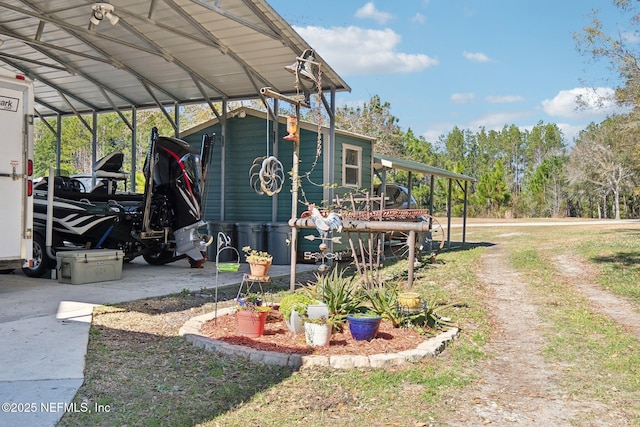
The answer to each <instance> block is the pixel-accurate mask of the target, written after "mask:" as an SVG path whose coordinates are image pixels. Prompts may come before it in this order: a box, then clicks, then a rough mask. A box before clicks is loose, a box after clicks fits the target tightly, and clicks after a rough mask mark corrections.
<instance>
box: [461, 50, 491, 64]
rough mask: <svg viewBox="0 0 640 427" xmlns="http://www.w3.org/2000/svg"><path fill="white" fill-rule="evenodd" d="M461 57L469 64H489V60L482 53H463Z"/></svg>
mask: <svg viewBox="0 0 640 427" xmlns="http://www.w3.org/2000/svg"><path fill="white" fill-rule="evenodd" d="M462 55H464V57H465V58H467V59H468V60H469V61H471V62H491V59H490V58H489V57H488V56H487V55H485V54H484V53H482V52H463V53H462Z"/></svg>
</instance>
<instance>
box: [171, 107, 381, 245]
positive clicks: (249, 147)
mask: <svg viewBox="0 0 640 427" xmlns="http://www.w3.org/2000/svg"><path fill="white" fill-rule="evenodd" d="M325 132H326V129H325ZM204 133H208V134H212V133H214V134H216V137H215V145H214V148H213V150H212V154H211V159H210V162H209V165H208V168H207V177H206V183H205V190H204V194H203V209H204V214H205V215H204V219H205V221H221V220H222V214H221V206H222V191H224V197H225V212H224V222H229V223H237V222H251V223H254V222H255V223H262V224H267V223H280V224H282V223H287V222H288V221H289V219H290V218H291V201H292V197H291V187H292V186H291V171H292V169H293V150H294V143H293V142H291V141H287V140H284V139H283V138H284V136H285V135H287V133H288V132H287V131H286V125H285V124H284V123H282V122H281V123H280V125H279V126H278V140H277V141H270V146H269V153H268V154H269V155H272V154H273V153H274V144H276V143H277V144H278V156H277V157H278V160H279V161H280V162H281V163H282V166H283V171H284V183H283V186H282V190H281V191H280V192H279V193H278V194H277V195H275V196H272V197H270V196H267V195H265V194H257V193H256V192H255V190H254V189H253V188H252V187H251V185H250V181H249V170H250V169H251V166H252V164H253V163H254V160H255V159H256V158H262V157H265V156H266V155H267V134H266V123H265V117H264V114H263V113H262V114H261V116H260V115H255V114H251V113H248V114H246V116H245V117H244V118H239V117H230V118H229V119H228V121H227V137H226V141H225V145H226V147H225V151H226V158H225V159H224V162H225V163H224V165H225V175H226V182H225V187H224V189H222V188H221V181H222V175H221V171H222V166H223V159H222V158H221V156H222V151H223V150H222V141H221V134H222V132H221V126H220V124H219V123H218V122H217V121H212V122H211V125H210V126H206V127H204V128H200V129H198V130H197V131H193V132H190V131H186V132H185V133H184V136H182V139H184V140H185V141H186V142H188V143H189V144H190V145H192V146H194V147H196V148H198V149H199V148H200V145H201V142H202V136H203V134H204ZM323 136H326V135H323ZM317 139H318V134H317V132H316V131H315V125H314V126H312V127H308V126H307V127H306V128H304V127H301V129H300V156H299V159H300V162H299V164H298V171H299V176H300V190H301V191H300V192H299V196H298V200H299V203H298V206H297V216H298V217H300V215H301V214H302V213H303V212H304V211H305V210H307V203H315V204H316V205H319V206H322V205H325V204H326V203H329V204H331V203H333V200H325V198H326V197H327V196H326V194H327V190H326V188H327V187H328V186H330V185H331V184H336V183H337V184H338V187H337V188H335V189H334V193H335V194H339V195H343V194H344V193H348V192H351V191H353V190H354V189H353V188H345V187H341V184H342V147H343V144H348V145H351V146H354V147H360V148H361V149H362V165H361V167H362V171H361V173H362V175H361V185H362V187H363V188H366V189H370V188H371V177H372V172H371V159H372V148H373V147H372V143H371V141H370V140H368V139H365V138H358V137H357V136H355V135H354V136H351V135H345V134H342V133H336V141H335V153H332V154H331V155H332V156H333V159H334V166H335V170H334V182H329V178H328V176H327V177H325V173H327V172H328V171H327V165H326V163H327V157H326V156H327V155H329V154H328V153H327V152H326V150H325V149H324V148H326V146H327V144H325V145H324V146H323V150H322V152H321V153H320V156H319V157H318V158H317V159H316V153H317V151H318V150H317ZM314 163H315V165H314ZM274 206H275V210H276V216H275V218H274V217H273V211H274ZM274 219H275V221H274ZM308 234H314V235H316V234H317V232H316V231H315V230H300V233H299V236H300V238H299V239H298V253H299V254H302V253H304V252H305V251H311V252H315V251H317V250H318V244H319V241H318V240H316V241H313V242H311V241H309V240H306V239H304V238H302V237H303V236H305V235H308ZM342 240H343V244H342V245H337V246H339V247H336V248H334V249H335V250H338V249H340V250H342V249H346V248H347V246H348V245H347V243H346V236H345V237H343V239H342Z"/></svg>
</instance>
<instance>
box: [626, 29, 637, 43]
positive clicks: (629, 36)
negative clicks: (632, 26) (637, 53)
mask: <svg viewBox="0 0 640 427" xmlns="http://www.w3.org/2000/svg"><path fill="white" fill-rule="evenodd" d="M622 40H624V41H626V42H629V43H633V44H636V43H638V42H640V36H638V34H637V33H635V32H630V31H625V32H624V33H622Z"/></svg>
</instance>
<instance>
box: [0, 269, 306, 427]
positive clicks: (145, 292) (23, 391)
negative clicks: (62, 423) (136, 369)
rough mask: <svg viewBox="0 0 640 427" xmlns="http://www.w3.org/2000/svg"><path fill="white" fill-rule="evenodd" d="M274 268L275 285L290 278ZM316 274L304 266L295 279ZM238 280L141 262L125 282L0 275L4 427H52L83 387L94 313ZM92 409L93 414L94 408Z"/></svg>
mask: <svg viewBox="0 0 640 427" xmlns="http://www.w3.org/2000/svg"><path fill="white" fill-rule="evenodd" d="M290 268H291V267H290V266H289V265H280V266H278V265H274V266H272V268H271V275H272V277H281V276H288V275H289V273H290ZM313 268H315V267H314V266H312V265H299V266H298V271H305V270H310V269H313ZM245 272H248V266H247V265H246V264H244V265H241V268H240V270H239V272H238V273H219V274H218V275H216V269H215V264H214V263H212V262H207V263H205V266H204V268H202V269H191V268H189V265H188V262H187V261H184V260H183V261H179V262H176V263H173V264H169V265H165V266H151V265H148V264H147V263H145V262H144V261H143V260H142V259H141V258H140V260H138V259H136V260H134V261H133V262H131V263H129V264H125V265H124V266H123V272H122V279H121V280H115V281H109V282H99V283H89V284H83V285H69V284H63V283H58V281H57V280H52V279H32V278H28V277H26V276H24V275H23V274H22V273H21V272H16V273H14V274H10V275H0V349H1V351H0V367H1V368H0V404H1V405H2V406H1V409H0V426H16V427H17V426H25V427H27V426H28V427H32V426H54V425H55V424H56V423H57V422H58V420H59V419H60V418H61V417H62V415H63V414H64V412H65V410H77V411H80V410H85V409H86V408H81V407H75V408H74V407H70V405H69V402H70V401H71V399H72V398H73V396H74V395H75V394H76V392H77V390H78V388H79V387H80V386H81V385H82V382H83V381H84V375H83V373H84V358H85V354H86V349H87V342H88V332H89V325H90V321H91V312H92V309H93V307H94V306H96V305H102V304H107V303H118V302H123V301H131V300H135V299H140V298H147V297H154V296H162V295H167V294H171V293H176V292H180V291H182V290H184V289H188V290H189V291H194V290H199V289H201V288H214V287H215V286H216V284H217V285H218V286H225V285H232V284H239V283H241V282H242V275H243V273H245ZM89 409H92V408H89Z"/></svg>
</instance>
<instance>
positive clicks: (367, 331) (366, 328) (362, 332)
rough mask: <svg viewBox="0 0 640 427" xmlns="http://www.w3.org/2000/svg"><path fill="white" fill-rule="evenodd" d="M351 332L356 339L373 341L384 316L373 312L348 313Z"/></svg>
mask: <svg viewBox="0 0 640 427" xmlns="http://www.w3.org/2000/svg"><path fill="white" fill-rule="evenodd" d="M347 320H348V321H349V332H351V336H352V337H353V339H354V340H356V341H371V340H372V339H373V338H375V337H376V335H377V333H378V329H379V328H380V322H381V321H382V316H380V315H378V314H377V313H373V312H369V311H368V312H364V313H354V314H349V315H347Z"/></svg>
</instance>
